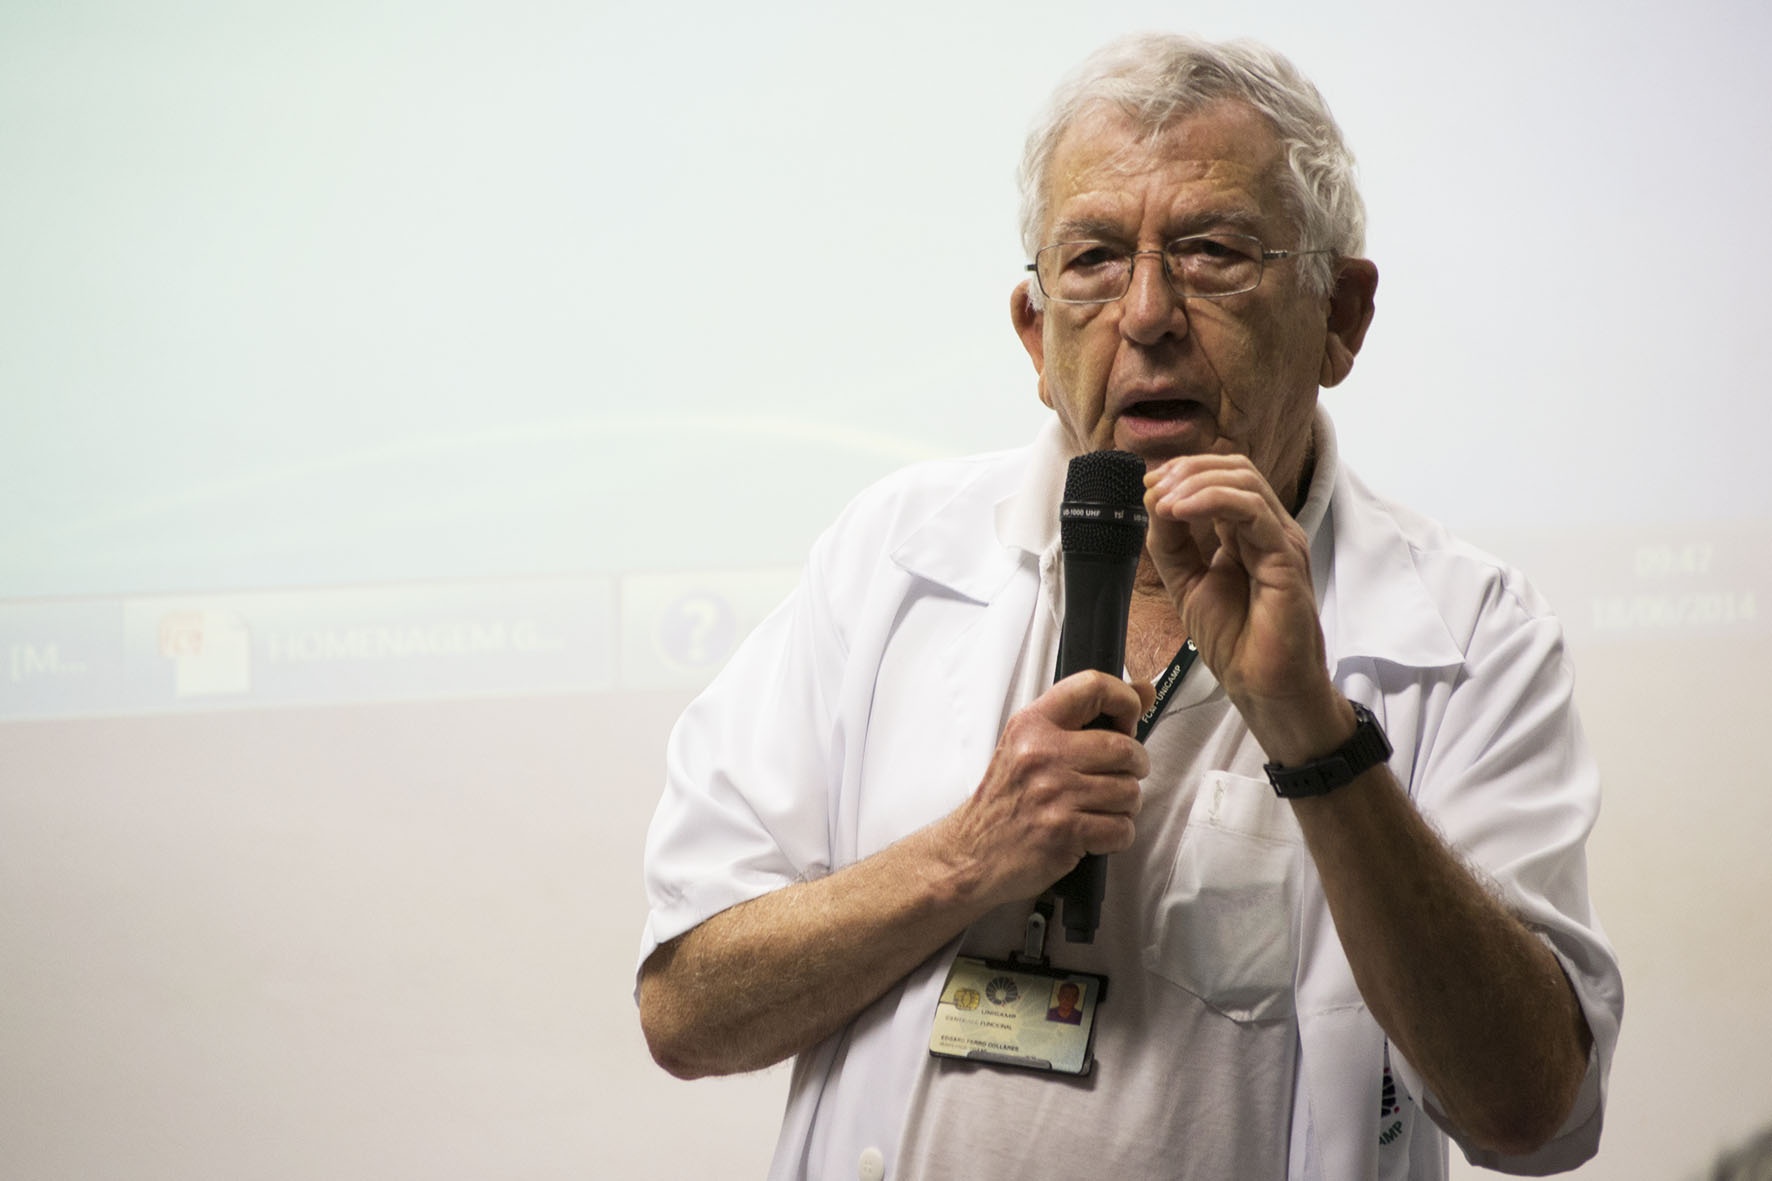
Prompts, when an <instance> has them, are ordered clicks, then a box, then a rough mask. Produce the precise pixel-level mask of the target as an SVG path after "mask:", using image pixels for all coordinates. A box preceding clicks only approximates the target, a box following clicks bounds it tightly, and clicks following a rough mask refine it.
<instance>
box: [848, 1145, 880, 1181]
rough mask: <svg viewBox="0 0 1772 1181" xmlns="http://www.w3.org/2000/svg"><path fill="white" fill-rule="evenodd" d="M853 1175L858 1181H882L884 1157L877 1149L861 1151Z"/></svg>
mask: <svg viewBox="0 0 1772 1181" xmlns="http://www.w3.org/2000/svg"><path fill="white" fill-rule="evenodd" d="M855 1175H856V1176H857V1177H858V1178H860V1181H882V1179H883V1178H884V1177H885V1176H886V1155H885V1154H884V1153H882V1152H881V1151H880V1150H879V1149H878V1148H864V1149H862V1150H861V1161H860V1162H859V1164H858V1166H857V1168H856V1170H855Z"/></svg>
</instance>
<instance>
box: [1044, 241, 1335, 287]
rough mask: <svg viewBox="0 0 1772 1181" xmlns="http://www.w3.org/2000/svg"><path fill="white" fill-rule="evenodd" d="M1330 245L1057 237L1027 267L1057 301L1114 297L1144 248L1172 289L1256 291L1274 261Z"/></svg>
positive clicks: (1125, 283)
mask: <svg viewBox="0 0 1772 1181" xmlns="http://www.w3.org/2000/svg"><path fill="white" fill-rule="evenodd" d="M1330 253H1333V252H1332V251H1329V250H1326V249H1324V250H1267V249H1264V248H1263V247H1262V244H1261V239H1259V238H1252V237H1250V236H1249V235H1248V234H1195V235H1193V236H1191V237H1187V238H1176V239H1174V240H1172V241H1170V242H1169V243H1167V244H1165V245H1164V247H1163V249H1161V250H1127V249H1125V248H1124V247H1121V246H1114V245H1111V244H1109V243H1107V242H1095V241H1085V242H1055V243H1053V244H1052V245H1051V246H1047V247H1044V248H1042V249H1041V251H1040V252H1039V253H1038V254H1036V255H1034V261H1033V262H1031V263H1029V264H1028V268H1027V269H1028V270H1030V271H1032V272H1033V273H1034V281H1035V282H1037V283H1038V284H1039V285H1040V290H1041V291H1042V292H1044V293H1045V295H1046V298H1047V299H1050V300H1052V301H1053V302H1054V303H1113V302H1114V301H1115V300H1117V299H1119V298H1120V297H1121V296H1123V295H1125V294H1126V292H1127V291H1129V290H1131V288H1132V266H1133V263H1134V261H1135V260H1136V259H1137V258H1138V256H1139V255H1141V254H1154V255H1156V256H1157V257H1158V258H1159V259H1161V260H1162V263H1163V275H1164V277H1165V278H1167V279H1168V280H1169V287H1170V290H1172V291H1174V292H1175V294H1176V295H1179V296H1180V297H1181V298H1183V299H1223V298H1225V297H1226V296H1229V295H1241V294H1243V293H1244V292H1245V291H1254V290H1255V289H1256V288H1257V287H1259V286H1260V285H1261V272H1262V270H1263V268H1265V267H1266V265H1267V264H1268V263H1270V262H1278V261H1279V260H1280V259H1283V258H1297V257H1299V256H1300V255H1305V254H1330Z"/></svg>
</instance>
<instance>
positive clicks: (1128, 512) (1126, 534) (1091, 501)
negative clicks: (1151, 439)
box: [1058, 451, 1150, 558]
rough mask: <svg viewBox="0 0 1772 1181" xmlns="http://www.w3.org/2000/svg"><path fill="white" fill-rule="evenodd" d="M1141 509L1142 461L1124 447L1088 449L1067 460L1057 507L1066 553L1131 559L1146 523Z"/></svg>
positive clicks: (1141, 546)
mask: <svg viewBox="0 0 1772 1181" xmlns="http://www.w3.org/2000/svg"><path fill="white" fill-rule="evenodd" d="M1149 520H1150V519H1149V517H1147V516H1146V514H1145V511H1144V460H1142V459H1140V458H1138V456H1136V455H1134V454H1132V453H1131V452H1130V451H1091V452H1088V453H1087V454H1084V455H1079V456H1077V457H1076V458H1075V459H1073V460H1071V466H1070V470H1069V472H1067V473H1066V475H1065V479H1064V503H1062V504H1060V505H1059V506H1058V532H1059V538H1060V541H1061V542H1062V544H1063V546H1064V552H1065V553H1067V554H1084V555H1088V556H1090V557H1100V558H1136V557H1137V556H1138V555H1139V553H1140V551H1142V550H1143V549H1144V530H1145V526H1146V525H1147V524H1148V523H1149Z"/></svg>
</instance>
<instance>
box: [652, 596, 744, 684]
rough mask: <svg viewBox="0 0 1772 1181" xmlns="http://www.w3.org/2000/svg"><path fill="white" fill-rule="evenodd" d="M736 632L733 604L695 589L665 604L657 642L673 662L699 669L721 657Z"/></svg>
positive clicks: (726, 651)
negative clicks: (666, 605)
mask: <svg viewBox="0 0 1772 1181" xmlns="http://www.w3.org/2000/svg"><path fill="white" fill-rule="evenodd" d="M737 632H738V620H737V618H736V617H735V616H734V615H733V612H732V605H731V604H730V603H728V602H727V601H726V600H725V599H723V598H721V597H720V596H718V595H714V594H710V593H708V592H707V591H696V592H693V593H691V594H687V595H684V596H683V597H682V598H680V599H678V600H677V601H676V602H674V603H672V604H670V606H668V607H666V608H665V610H664V617H663V619H662V620H660V623H659V643H660V646H661V647H662V648H663V649H664V652H665V655H667V656H669V657H670V658H671V659H672V660H674V661H675V662H676V663H678V664H680V665H683V666H684V667H686V668H695V669H700V668H706V667H707V666H709V665H711V664H714V663H716V662H718V661H719V660H721V659H723V658H724V657H725V656H726V654H727V653H728V652H729V651H731V649H732V641H733V639H734V637H735V636H736V634H737Z"/></svg>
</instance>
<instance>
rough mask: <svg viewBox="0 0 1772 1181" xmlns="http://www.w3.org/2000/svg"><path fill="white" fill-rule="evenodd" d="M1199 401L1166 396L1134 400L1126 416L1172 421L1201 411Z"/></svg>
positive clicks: (1127, 408) (1127, 409) (1125, 413)
mask: <svg viewBox="0 0 1772 1181" xmlns="http://www.w3.org/2000/svg"><path fill="white" fill-rule="evenodd" d="M1200 410H1201V407H1200V404H1199V403H1198V402H1195V401H1193V400H1192V399H1190V398H1164V399H1160V400H1156V401H1150V402H1134V403H1133V404H1132V405H1130V406H1128V407H1126V410H1125V412H1124V415H1123V416H1124V417H1128V418H1154V419H1157V420H1159V421H1171V420H1174V419H1177V418H1187V417H1190V416H1192V415H1195V414H1198V413H1200Z"/></svg>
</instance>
